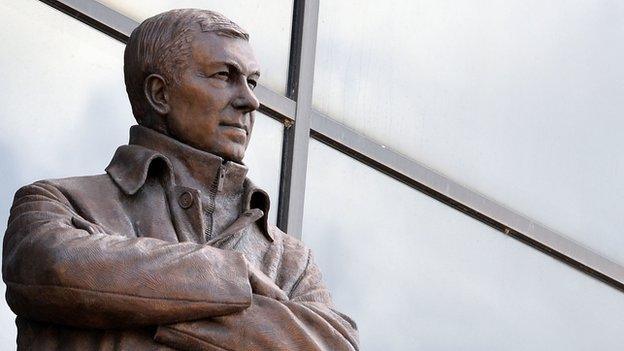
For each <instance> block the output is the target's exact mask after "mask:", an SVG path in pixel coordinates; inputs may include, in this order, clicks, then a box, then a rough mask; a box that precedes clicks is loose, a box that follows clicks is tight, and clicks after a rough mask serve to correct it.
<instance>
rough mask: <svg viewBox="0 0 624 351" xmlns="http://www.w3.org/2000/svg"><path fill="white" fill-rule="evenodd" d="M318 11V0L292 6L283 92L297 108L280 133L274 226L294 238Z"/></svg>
mask: <svg viewBox="0 0 624 351" xmlns="http://www.w3.org/2000/svg"><path fill="white" fill-rule="evenodd" d="M318 10H319V3H318V0H295V2H294V15H293V31H292V35H291V49H290V50H291V55H290V65H289V66H290V67H289V70H288V76H289V77H288V87H287V89H286V90H287V92H288V95H289V97H290V98H292V99H294V100H296V101H297V104H296V114H295V116H296V117H295V124H294V126H293V127H291V128H286V130H285V132H284V146H283V148H282V150H283V153H282V169H281V179H280V199H279V212H278V221H277V225H278V226H279V227H280V229H282V230H283V231H285V232H287V233H290V234H291V235H293V236H295V237H298V238H301V233H302V229H303V207H304V199H305V182H306V175H307V166H308V144H309V142H310V113H311V112H312V88H313V82H314V59H315V50H316V29H317V24H318Z"/></svg>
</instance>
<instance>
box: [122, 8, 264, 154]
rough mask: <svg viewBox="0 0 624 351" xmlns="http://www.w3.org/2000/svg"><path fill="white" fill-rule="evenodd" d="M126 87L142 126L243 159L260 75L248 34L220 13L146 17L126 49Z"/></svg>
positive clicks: (180, 12)
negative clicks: (255, 88) (255, 89)
mask: <svg viewBox="0 0 624 351" xmlns="http://www.w3.org/2000/svg"><path fill="white" fill-rule="evenodd" d="M124 76H125V81H126V91H127V92H128V97H129V98H130V104H131V105H132V112H133V114H134V117H135V118H136V120H137V122H138V123H139V124H140V125H143V126H145V127H148V128H151V129H154V130H156V131H158V132H160V133H163V134H166V135H168V136H170V137H172V138H174V139H176V140H178V141H180V142H183V143H185V144H187V145H190V146H192V147H194V148H197V149H199V150H203V151H207V152H210V153H213V154H216V155H218V156H220V157H223V158H224V159H226V160H231V161H235V162H240V161H241V160H242V159H243V156H244V154H245V150H246V148H247V145H248V143H249V138H250V136H251V131H252V128H253V123H254V115H253V111H254V110H256V109H257V108H258V107H259V102H258V99H257V98H256V96H255V95H254V92H253V89H254V87H255V86H256V84H257V81H258V78H259V76H260V72H259V67H258V63H257V62H256V59H255V57H254V53H253V50H252V48H251V46H250V44H249V35H248V34H247V33H246V32H245V31H244V30H243V29H242V28H240V27H239V26H238V25H236V24H235V23H234V22H232V21H230V20H229V19H227V18H226V17H224V16H223V15H221V14H219V13H216V12H212V11H208V10H197V9H181V10H172V11H168V12H164V13H161V14H159V15H156V16H154V17H151V18H148V19H146V20H145V21H143V23H141V24H140V25H139V26H138V27H137V28H136V29H135V30H134V31H133V32H132V35H131V36H130V40H129V41H128V44H127V46H126V50H125V53H124Z"/></svg>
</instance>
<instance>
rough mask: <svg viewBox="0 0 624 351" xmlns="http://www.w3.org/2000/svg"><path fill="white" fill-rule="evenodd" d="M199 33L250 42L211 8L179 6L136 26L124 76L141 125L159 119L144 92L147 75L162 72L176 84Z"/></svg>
mask: <svg viewBox="0 0 624 351" xmlns="http://www.w3.org/2000/svg"><path fill="white" fill-rule="evenodd" d="M199 32H215V33H218V34H219V35H223V36H228V37H232V38H240V39H244V40H247V41H249V34H248V33H247V32H246V31H245V30H244V29H242V28H241V27H239V26H238V25H237V24H236V23H234V22H232V21H231V20H229V19H228V18H227V17H225V16H223V15H222V14H220V13H218V12H214V11H209V10H199V9H178V10H171V11H167V12H163V13H161V14H158V15H156V16H153V17H150V18H148V19H146V20H145V21H143V22H142V23H141V24H140V25H139V26H138V27H136V28H135V29H134V30H133V31H132V34H131V35H130V39H129V41H128V44H127V45H126V49H125V51H124V78H125V83H126V91H127V93H128V98H129V99H130V105H131V106H132V113H133V114H134V117H135V118H136V120H137V122H138V123H139V124H144V125H145V124H147V125H149V124H151V123H154V122H157V121H151V120H150V119H153V118H156V117H157V116H154V115H155V113H153V111H152V108H151V106H150V104H149V103H148V102H147V99H146V98H145V95H144V91H143V84H144V82H145V78H147V77H148V76H149V75H150V74H159V75H161V76H162V77H163V78H164V79H165V82H166V84H176V83H177V82H178V79H179V75H180V72H182V71H183V70H184V69H185V68H186V67H187V66H188V58H189V57H190V55H191V42H192V41H193V36H194V35H195V34H196V33H199Z"/></svg>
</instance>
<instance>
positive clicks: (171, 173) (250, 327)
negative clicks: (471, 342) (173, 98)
mask: <svg viewBox="0 0 624 351" xmlns="http://www.w3.org/2000/svg"><path fill="white" fill-rule="evenodd" d="M133 128H134V129H136V128H137V127H133ZM175 179H176V170H175V169H174V168H173V167H172V162H170V160H169V159H167V157H165V156H164V155H163V154H161V153H159V152H158V151H156V150H153V149H150V148H146V147H143V146H139V145H124V146H121V147H119V148H118V149H117V151H116V153H115V156H114V157H113V160H112V161H111V163H110V165H109V166H108V168H107V174H103V175H96V176H86V177H74V178H66V179H58V180H44V181H39V182H36V183H34V184H31V185H28V186H25V187H23V188H21V189H20V190H18V191H17V193H16V194H15V199H14V202H13V206H12V208H11V214H10V218H9V224H8V227H7V231H6V234H5V237H4V251H3V265H2V273H3V279H4V281H5V282H6V285H7V294H6V298H7V301H8V304H9V306H10V307H11V309H12V310H13V311H14V312H15V313H16V314H17V316H18V317H17V320H16V324H17V326H18V340H17V342H18V349H19V350H170V349H172V348H173V349H177V350H357V349H358V346H357V342H358V341H357V330H356V327H355V324H354V323H353V322H352V321H351V320H350V319H349V318H348V317H347V316H345V315H343V314H341V313H339V312H337V311H335V310H334V309H333V305H332V302H331V298H330V295H329V292H328V290H327V289H326V287H325V285H324V284H323V282H322V280H321V274H320V271H319V269H318V268H317V266H316V265H315V263H314V261H313V259H312V255H311V252H310V250H309V249H308V248H306V247H305V246H304V245H303V244H302V243H301V242H300V241H299V240H297V239H295V238H293V237H291V236H289V235H286V234H284V233H283V232H281V231H280V230H279V229H277V228H276V227H275V226H273V225H271V224H269V223H268V221H267V212H268V207H269V199H268V196H267V194H266V193H265V192H264V191H262V190H260V189H258V188H256V187H255V186H254V185H253V184H252V183H251V182H250V181H249V180H248V179H246V180H245V181H244V185H243V186H244V195H243V208H242V209H241V215H240V217H239V218H238V219H237V220H236V221H235V222H234V224H232V225H231V226H230V227H229V228H228V229H226V230H224V231H223V233H221V235H220V236H218V237H215V238H213V239H211V240H210V241H208V242H206V238H205V237H204V235H203V233H204V231H203V225H204V224H203V220H202V209H201V201H200V200H199V197H198V196H199V195H198V190H197V189H194V188H190V187H184V186H180V185H176V182H175ZM247 264H251V265H254V266H255V267H257V268H259V269H260V270H261V271H262V272H263V273H264V274H266V276H268V277H269V278H270V279H271V280H272V281H273V282H275V284H276V285H277V286H279V288H281V289H282V290H283V291H284V292H285V293H286V294H287V296H288V298H289V301H286V302H280V301H277V300H274V299H271V298H267V297H264V296H261V295H257V294H254V293H252V290H251V286H250V283H249V273H248V267H247Z"/></svg>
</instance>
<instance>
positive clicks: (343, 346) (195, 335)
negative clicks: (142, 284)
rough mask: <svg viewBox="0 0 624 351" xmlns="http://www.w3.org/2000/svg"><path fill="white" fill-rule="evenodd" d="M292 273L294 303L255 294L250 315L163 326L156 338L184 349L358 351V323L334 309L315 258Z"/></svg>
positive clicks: (247, 313)
mask: <svg viewBox="0 0 624 351" xmlns="http://www.w3.org/2000/svg"><path fill="white" fill-rule="evenodd" d="M308 255H310V253H309V250H308ZM292 273H293V274H294V276H293V278H296V283H295V285H294V287H293V288H292V290H291V291H290V293H289V294H288V295H289V297H290V300H289V301H278V300H275V299H272V298H268V297H265V296H261V295H257V294H254V295H253V299H252V304H251V306H250V307H249V308H248V309H246V310H244V311H241V312H238V313H234V314H231V315H227V316H223V317H216V318H209V319H205V320H199V321H194V322H184V323H177V324H173V325H166V326H161V327H159V328H158V330H157V332H156V338H155V339H156V341H159V342H161V343H163V344H165V345H168V346H170V347H174V348H177V349H179V350H231V351H238V350H310V351H313V350H319V351H320V350H327V351H329V350H331V351H342V350H344V351H353V350H358V349H359V346H358V335H357V328H356V326H355V323H354V322H353V321H351V319H350V318H349V317H347V316H345V315H343V314H341V313H339V312H337V311H335V310H334V309H333V308H332V307H333V305H332V302H331V298H330V296H329V293H328V291H327V289H326V288H325V286H324V284H323V282H322V280H321V275H320V271H319V270H318V268H317V266H316V265H315V264H314V262H313V261H312V259H311V257H310V256H308V259H307V264H306V266H305V268H304V269H303V272H292ZM297 273H299V274H297Z"/></svg>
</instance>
